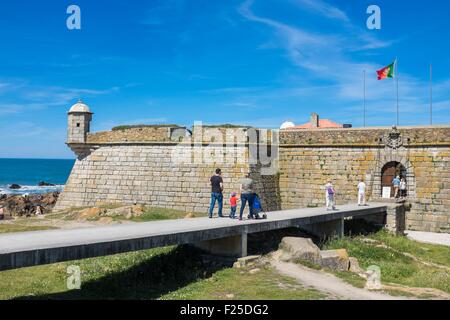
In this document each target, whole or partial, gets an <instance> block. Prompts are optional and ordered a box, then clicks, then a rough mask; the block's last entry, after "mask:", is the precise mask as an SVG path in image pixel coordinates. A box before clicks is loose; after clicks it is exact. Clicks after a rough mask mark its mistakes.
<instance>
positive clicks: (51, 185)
mask: <svg viewBox="0 0 450 320" xmlns="http://www.w3.org/2000/svg"><path fill="white" fill-rule="evenodd" d="M38 186H39V187H54V186H55V185H54V184H53V183H48V182H45V181H41V182H39V183H38Z"/></svg>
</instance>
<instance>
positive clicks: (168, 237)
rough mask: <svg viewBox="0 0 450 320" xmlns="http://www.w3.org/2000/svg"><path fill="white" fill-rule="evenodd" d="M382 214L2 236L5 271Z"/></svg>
mask: <svg viewBox="0 0 450 320" xmlns="http://www.w3.org/2000/svg"><path fill="white" fill-rule="evenodd" d="M382 212H386V204H384V203H371V204H370V206H367V207H358V206H357V205H343V206H339V207H338V211H327V210H326V209H325V208H304V209H293V210H283V211H276V212H268V213H267V216H268V218H267V219H265V220H245V221H238V220H232V219H229V218H221V219H209V218H206V217H205V218H195V219H179V220H165V221H154V222H143V223H136V224H126V225H115V226H105V227H92V228H83V229H72V230H47V231H32V232H23V233H11V234H3V235H0V270H7V269H12V268H20V267H26V266H33V265H39V264H48V263H55V262H60V261H68V260H75V259H82V258H89V257H96V256H104V255H110V254H116V253H121V252H129V251H136V250H142V249H149V248H154V247H162V246H167V245H175V244H185V243H196V242H200V241H205V240H212V239H219V238H225V237H229V236H236V235H241V234H243V233H254V232H261V231H269V230H275V229H282V228H288V227H292V226H301V225H308V224H315V223H321V222H326V221H332V220H337V219H341V218H345V217H349V216H358V215H367V214H375V213H382Z"/></svg>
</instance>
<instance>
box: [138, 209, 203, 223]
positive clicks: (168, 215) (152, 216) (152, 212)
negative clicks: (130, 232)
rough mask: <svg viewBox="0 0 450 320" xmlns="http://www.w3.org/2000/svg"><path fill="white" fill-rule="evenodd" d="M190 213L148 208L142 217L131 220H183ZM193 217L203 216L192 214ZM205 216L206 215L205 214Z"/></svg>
mask: <svg viewBox="0 0 450 320" xmlns="http://www.w3.org/2000/svg"><path fill="white" fill-rule="evenodd" d="M187 214H188V213H187V212H185V211H179V210H174V209H165V208H156V207H146V208H145V211H144V213H143V214H142V215H141V216H138V217H133V218H131V219H130V220H131V221H136V222H145V221H155V220H169V219H183V218H184V217H186V215H187ZM192 215H193V217H200V216H202V214H201V213H192ZM203 216H204V214H203Z"/></svg>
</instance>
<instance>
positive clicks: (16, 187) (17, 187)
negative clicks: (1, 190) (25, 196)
mask: <svg viewBox="0 0 450 320" xmlns="http://www.w3.org/2000/svg"><path fill="white" fill-rule="evenodd" d="M9 188H10V189H21V188H22V187H21V186H20V185H18V184H15V183H13V184H12V185H10V186H9Z"/></svg>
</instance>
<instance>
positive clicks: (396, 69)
mask: <svg viewBox="0 0 450 320" xmlns="http://www.w3.org/2000/svg"><path fill="white" fill-rule="evenodd" d="M395 77H396V78H397V126H398V123H399V121H398V109H399V108H398V58H395Z"/></svg>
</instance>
